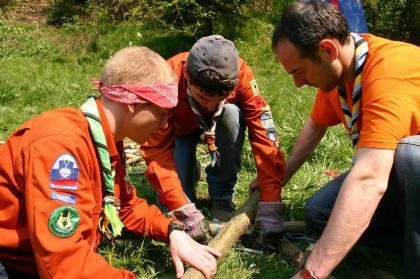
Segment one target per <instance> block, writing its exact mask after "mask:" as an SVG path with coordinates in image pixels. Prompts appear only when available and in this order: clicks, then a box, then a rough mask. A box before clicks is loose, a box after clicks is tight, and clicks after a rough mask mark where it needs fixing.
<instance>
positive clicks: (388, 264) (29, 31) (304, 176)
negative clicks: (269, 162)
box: [0, 19, 402, 279]
mask: <svg viewBox="0 0 420 279" xmlns="http://www.w3.org/2000/svg"><path fill="white" fill-rule="evenodd" d="M272 30H273V26H272V25H271V24H270V23H267V22H265V21H264V20H261V19H260V20H256V19H254V20H252V21H250V22H249V27H248V28H245V29H244V30H243V33H242V34H241V35H240V36H238V38H237V39H236V40H235V43H236V46H237V48H238V50H239V53H240V54H241V56H242V57H243V58H245V60H247V62H248V64H249V65H251V66H252V68H253V70H254V74H255V76H256V79H257V82H258V84H259V87H260V91H261V94H262V95H263V96H264V98H265V99H266V100H267V101H268V102H269V103H270V105H271V109H272V112H273V115H274V118H275V123H276V126H277V131H278V134H279V137H280V139H281V149H282V150H283V151H284V152H285V154H286V156H287V155H288V154H289V153H290V151H291V149H292V147H293V144H294V140H295V138H296V137H297V135H298V133H299V130H300V127H301V126H302V125H303V123H304V121H305V119H306V118H307V117H308V115H309V113H310V110H311V107H312V103H313V100H314V97H315V89H313V88H306V87H305V88H296V87H295V85H294V84H293V81H292V78H291V77H290V76H288V75H287V74H286V73H285V72H284V71H283V69H282V67H281V65H280V64H279V63H278V62H277V61H276V59H275V57H274V54H273V53H272V51H271V49H270V40H271V32H272ZM194 41H195V38H193V37H190V36H184V35H183V34H181V33H174V32H169V31H167V30H161V29H159V28H158V27H155V26H148V25H143V24H140V23H135V24H133V23H131V24H123V25H104V26H89V25H72V26H66V27H62V28H48V27H45V28H38V27H34V26H31V25H27V24H9V23H7V22H4V21H0V140H5V139H6V138H7V137H8V136H9V135H10V134H11V133H12V132H13V130H15V129H16V128H17V127H18V126H19V125H21V124H22V123H24V122H25V121H27V120H28V119H30V118H32V117H34V116H35V115H37V114H39V113H41V112H43V111H45V110H49V109H54V108H59V107H63V106H70V107H78V106H79V105H80V104H81V103H82V102H83V100H84V99H85V98H86V96H88V95H90V94H92V92H94V91H92V90H91V88H92V87H94V86H93V84H92V83H91V78H93V77H100V72H101V68H102V66H103V64H104V62H105V61H106V59H108V58H109V57H110V56H111V55H112V54H113V53H115V52H116V51H117V50H119V49H120V48H122V47H126V46H130V45H145V46H148V47H150V48H151V49H153V50H155V51H157V52H158V53H160V54H161V55H162V56H163V57H164V58H169V57H170V56H171V55H174V54H175V53H177V52H180V51H188V50H189V48H190V47H191V46H192V44H193V42H194ZM203 149H204V148H203ZM198 155H199V157H200V158H201V160H202V163H203V164H205V163H206V162H208V161H207V159H208V158H207V157H206V156H203V154H201V153H198ZM351 156H352V152H351V147H350V143H349V141H348V140H347V138H346V137H345V132H344V129H343V128H342V127H334V128H332V129H330V130H329V131H328V133H327V134H326V136H325V137H324V139H323V140H322V141H321V144H320V146H319V147H318V148H317V149H316V151H315V152H314V154H313V155H312V156H311V157H310V158H309V160H308V161H307V162H306V163H305V164H304V165H303V167H302V168H301V169H300V170H299V171H298V172H297V173H296V175H295V176H294V177H293V178H292V179H291V180H290V182H289V183H288V185H287V186H286V187H285V188H284V189H283V193H282V195H283V198H284V201H285V202H286V204H287V209H286V216H285V218H286V219H287V220H303V206H304V203H305V201H306V199H307V198H308V197H309V196H310V195H311V194H312V193H313V192H314V191H316V190H317V189H319V188H320V187H321V186H322V185H324V184H325V183H327V182H328V181H329V180H331V177H329V176H327V175H325V174H324V170H326V169H331V170H334V171H335V172H338V173H340V172H344V171H346V170H348V168H349V166H350V160H351ZM141 167H143V166H140V167H138V166H137V167H135V168H130V169H129V171H133V170H136V169H138V168H141ZM255 175H256V173H255V164H254V159H253V156H252V153H251V148H250V146H249V144H248V143H246V144H245V148H244V152H243V169H242V171H241V173H240V174H239V182H238V184H237V186H236V193H235V202H236V204H237V206H240V205H242V204H243V203H244V202H245V200H246V199H247V193H248V184H249V182H251V181H252V180H253V179H254V177H255ZM132 180H133V183H134V185H135V186H136V187H137V189H138V192H139V195H140V196H142V197H145V198H146V199H147V200H148V201H149V202H150V203H154V202H155V196H154V191H153V190H152V189H151V187H150V185H149V184H148V183H147V181H146V180H145V178H144V177H142V176H139V175H132ZM197 192H198V196H199V197H200V199H199V202H198V206H199V208H200V209H201V210H202V211H203V213H204V214H205V215H207V216H208V209H207V205H208V203H209V199H208V193H207V185H206V183H205V182H203V181H200V183H199V184H198V186H197ZM308 236H309V237H316V235H314V234H312V233H311V232H308ZM249 242H250V241H249V239H247V237H246V236H245V237H244V238H243V239H242V241H239V242H238V243H237V244H236V245H235V246H234V248H233V249H232V251H231V252H229V254H228V255H227V256H226V258H225V259H224V260H223V261H222V262H221V263H220V265H219V268H218V273H217V275H216V276H215V278H220V279H221V278H238V279H242V278H290V277H291V276H292V275H293V273H294V267H293V266H290V265H289V264H287V262H286V260H285V259H284V258H283V256H282V255H281V254H279V253H273V252H269V251H267V250H264V251H265V254H264V255H258V254H249V253H245V252H243V250H242V249H241V248H242V247H244V246H247V245H249ZM296 243H297V244H298V245H299V246H300V247H302V248H305V247H306V245H307V242H306V241H296ZM260 248H261V249H262V247H260ZM99 253H100V254H101V255H103V256H104V257H105V259H107V260H108V261H109V262H110V263H111V264H112V265H114V266H116V267H118V268H127V269H130V270H132V271H134V272H135V273H136V274H137V276H138V277H139V278H173V275H174V269H173V265H172V262H171V260H170V257H169V253H168V249H167V246H166V245H162V243H158V242H154V241H151V240H148V239H143V238H138V239H130V240H118V241H117V243H116V246H115V247H112V245H110V244H109V243H106V242H105V243H104V244H103V245H101V246H100V249H99ZM162 255H163V256H162ZM384 272H386V274H391V277H389V276H388V277H387V275H386V274H385V273H384ZM333 274H334V276H335V277H336V278H339V279H341V278H343V279H346V278H402V264H401V258H399V257H397V256H394V255H391V254H387V253H385V252H381V251H377V250H373V249H368V248H366V247H356V248H355V249H354V250H353V251H352V252H351V253H350V254H349V255H348V256H347V257H346V259H345V260H344V261H343V262H342V263H341V264H340V265H339V266H338V267H337V269H336V270H335V271H334V273H333Z"/></svg>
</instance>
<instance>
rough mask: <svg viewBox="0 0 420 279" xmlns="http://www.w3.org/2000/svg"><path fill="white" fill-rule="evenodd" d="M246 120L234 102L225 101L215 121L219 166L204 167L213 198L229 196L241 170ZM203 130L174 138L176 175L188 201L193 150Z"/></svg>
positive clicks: (192, 196) (192, 182)
mask: <svg viewBox="0 0 420 279" xmlns="http://www.w3.org/2000/svg"><path fill="white" fill-rule="evenodd" d="M245 130H246V125H245V120H244V117H243V114H242V112H241V110H240V109H239V108H238V106H236V105H235V104H225V105H224V107H223V111H222V113H221V115H220V116H219V118H218V119H217V124H216V146H217V148H218V151H219V153H220V158H221V163H220V166H214V167H212V166H210V165H209V166H207V167H206V174H207V183H208V187H209V195H210V197H211V198H212V199H216V200H226V199H231V198H232V197H233V194H234V187H235V184H236V182H237V181H238V173H239V171H240V170H241V154H242V148H243V144H244V139H245ZM202 134H203V130H202V129H197V130H195V131H194V132H192V133H190V134H188V135H186V136H182V137H176V138H175V151H174V157H175V162H176V169H177V173H178V177H179V179H180V181H181V184H182V187H183V189H184V192H185V194H186V195H187V197H188V199H189V200H190V201H191V202H195V201H196V196H195V189H194V186H195V181H196V179H195V166H196V160H197V159H196V149H197V144H198V143H199V142H200V136H201V135H202Z"/></svg>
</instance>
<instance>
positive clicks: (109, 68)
mask: <svg viewBox="0 0 420 279" xmlns="http://www.w3.org/2000/svg"><path fill="white" fill-rule="evenodd" d="M101 80H102V83H103V85H104V86H111V85H118V84H153V83H168V82H176V81H177V76H176V75H175V73H174V72H173V70H172V69H171V68H170V67H169V65H168V64H167V63H166V61H165V59H163V58H162V57H161V56H160V55H159V54H157V53H156V52H154V51H153V50H151V49H149V48H147V47H144V46H136V47H127V48H123V49H121V50H119V51H118V52H117V53H115V54H114V55H113V56H112V57H111V58H110V59H108V61H107V62H106V63H105V65H104V67H103V69H102V77H101Z"/></svg>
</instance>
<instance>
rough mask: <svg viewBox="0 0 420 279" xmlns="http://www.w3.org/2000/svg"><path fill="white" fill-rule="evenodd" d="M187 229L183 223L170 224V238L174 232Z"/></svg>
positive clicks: (174, 221) (175, 221)
mask: <svg viewBox="0 0 420 279" xmlns="http://www.w3.org/2000/svg"><path fill="white" fill-rule="evenodd" d="M185 229H186V227H185V225H184V224H183V223H182V222H180V221H178V220H173V221H171V222H170V223H169V224H168V237H169V236H170V235H171V233H172V232H173V231H185Z"/></svg>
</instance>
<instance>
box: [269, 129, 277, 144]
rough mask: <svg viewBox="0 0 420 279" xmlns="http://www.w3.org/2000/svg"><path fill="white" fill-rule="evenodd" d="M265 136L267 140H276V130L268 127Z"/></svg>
mask: <svg viewBox="0 0 420 279" xmlns="http://www.w3.org/2000/svg"><path fill="white" fill-rule="evenodd" d="M267 138H268V139H269V140H271V141H272V142H276V141H277V133H276V130H274V129H268V130H267Z"/></svg>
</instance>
